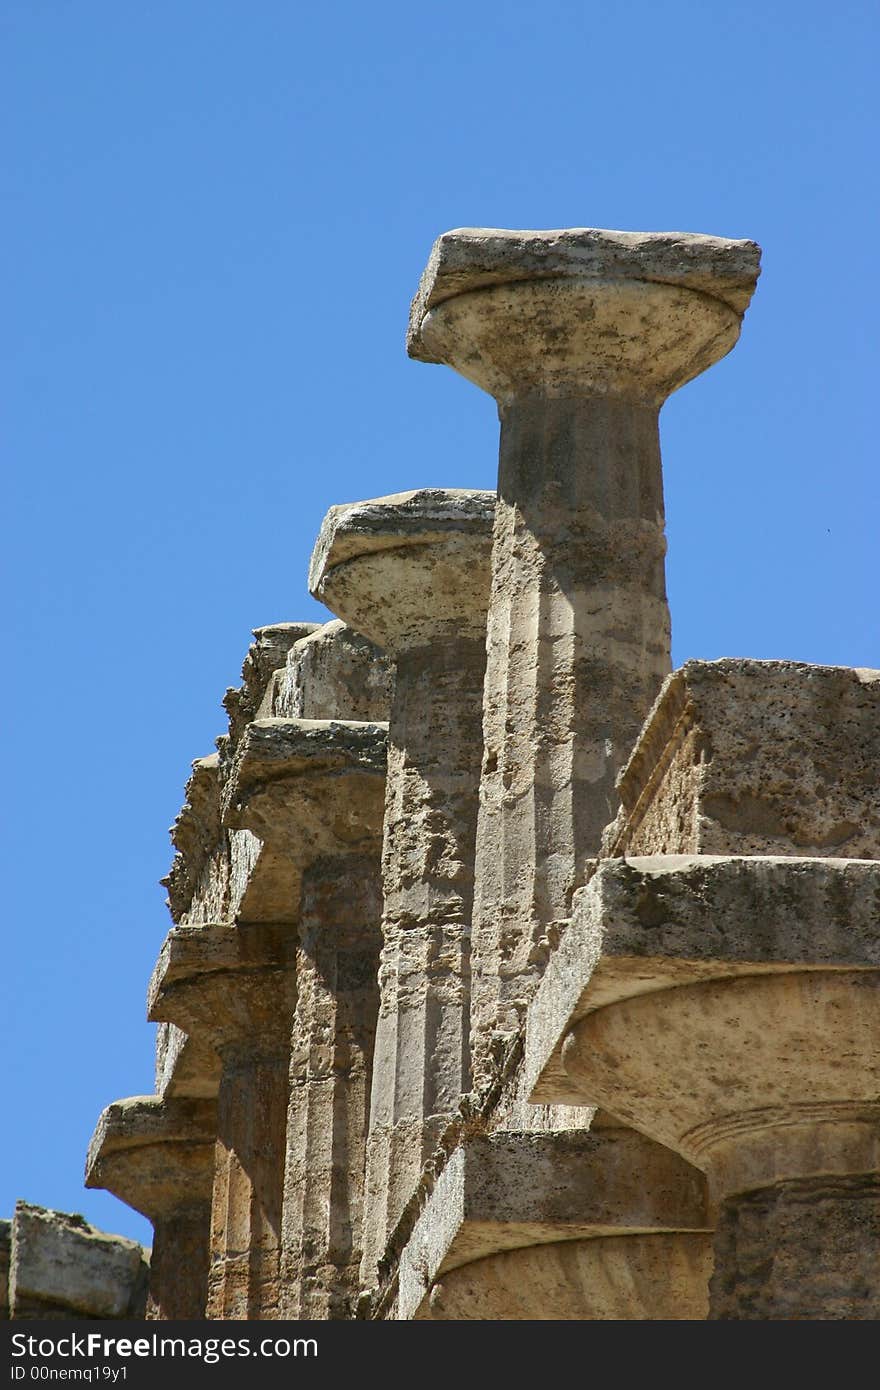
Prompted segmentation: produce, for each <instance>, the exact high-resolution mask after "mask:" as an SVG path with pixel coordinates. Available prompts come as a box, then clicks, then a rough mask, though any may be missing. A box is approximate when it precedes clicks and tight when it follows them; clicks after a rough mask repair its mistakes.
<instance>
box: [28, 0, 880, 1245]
mask: <svg viewBox="0 0 880 1390" xmlns="http://www.w3.org/2000/svg"><path fill="white" fill-rule="evenodd" d="M878 24H880V21H878V11H877V9H876V6H875V5H874V4H873V3H869V2H868V0H859V2H857V3H856V2H854V0H838V3H836V4H835V5H833V6H831V5H828V4H827V3H824V2H823V3H821V4H820V3H817V0H798V3H792V0H782V2H781V3H777V2H776V0H769V3H768V0H760V3H759V2H758V0H745V3H740V4H729V5H712V4H707V3H705V0H679V3H676V4H675V5H672V4H664V3H658V0H634V3H630V4H627V5H609V4H599V3H596V0H585V2H584V3H564V2H562V0H544V3H543V4H542V5H541V6H537V5H535V4H531V3H530V4H525V3H522V0H506V3H504V4H501V3H499V0H496V3H493V4H483V3H480V0H468V3H466V4H464V3H461V2H460V0H446V3H444V4H443V5H431V6H428V5H423V4H418V3H413V0H408V3H398V2H397V0H395V2H394V3H381V0H380V2H379V3H377V4H374V5H364V4H360V3H357V4H355V3H348V2H346V3H336V4H334V3H326V4H322V5H315V6H307V5H301V4H295V3H293V0H289V2H288V0H284V2H283V3H282V0H257V2H256V3H249V4H244V3H232V0H156V2H155V3H149V2H148V0H136V2H135V0H3V4H2V6H0V49H2V59H0V61H2V64H3V68H4V72H3V80H2V84H0V85H2V98H0V99H2V105H3V113H2V121H3V129H4V132H5V146H6V149H5V158H4V161H3V163H4V172H3V200H4V207H3V210H2V224H0V225H2V233H0V235H2V238H3V243H4V247H3V255H2V273H3V278H4V300H5V310H4V313H3V327H2V335H3V336H2V353H3V371H2V379H3V392H4V410H3V418H4V424H3V453H4V458H5V462H6V470H5V477H6V480H7V481H6V483H5V487H4V502H5V506H4V507H3V513H4V527H3V529H4V542H5V544H4V563H5V565H6V566H7V567H8V574H7V575H6V577H5V583H4V586H3V590H2V592H3V621H4V631H3V653H4V657H5V667H6V669H5V674H4V678H3V681H2V699H3V703H4V706H5V720H4V728H5V730H6V751H5V757H4V764H5V767H4V770H5V782H6V787H7V794H6V795H5V796H4V798H3V812H4V817H5V824H4V829H3V834H2V844H3V847H4V850H5V851H6V853H7V856H8V863H7V865H6V867H5V872H4V877H3V903H4V908H5V934H6V946H5V955H4V963H3V986H4V996H5V1002H4V1006H3V1010H2V1018H3V1025H2V1026H3V1033H4V1037H3V1039H2V1043H0V1045H2V1055H3V1058H4V1067H3V1074H4V1087H3V1098H2V1102H3V1115H4V1120H5V1122H6V1137H5V1139H4V1142H3V1144H2V1145H0V1174H2V1182H0V1215H3V1214H10V1213H11V1211H12V1207H13V1204H14V1201H15V1198H16V1197H18V1196H21V1197H25V1198H27V1199H28V1200H30V1201H34V1202H40V1203H43V1204H45V1205H48V1206H56V1207H61V1208H64V1209H68V1210H80V1211H83V1212H84V1213H85V1214H86V1215H87V1216H88V1217H89V1218H90V1219H91V1220H93V1221H95V1222H96V1223H97V1224H98V1225H101V1226H103V1227H105V1228H106V1229H110V1230H118V1231H120V1232H123V1233H128V1234H133V1235H138V1236H140V1237H141V1238H146V1239H149V1227H148V1225H147V1223H146V1222H144V1221H143V1220H141V1219H140V1218H139V1217H136V1216H135V1215H134V1214H133V1213H131V1212H130V1211H129V1210H128V1209H127V1208H125V1207H123V1206H122V1205H121V1204H120V1203H118V1202H117V1201H116V1200H115V1199H114V1198H111V1197H109V1196H107V1195H105V1194H101V1193H87V1192H85V1191H84V1190H83V1188H82V1167H83V1157H84V1153H85V1148H86V1144H87V1142H88V1139H89V1136H90V1134H91V1131H92V1127H93V1125H94V1121H95V1119H96V1118H97V1115H98V1113H99V1111H100V1110H101V1109H102V1107H103V1106H104V1105H105V1104H107V1103H108V1102H109V1101H111V1100H115V1099H117V1098H120V1097H123V1096H127V1095H133V1094H139V1093H143V1092H149V1091H151V1090H152V1053H153V1032H154V1030H153V1028H152V1026H151V1025H148V1024H147V1023H146V1022H145V1019H144V995H145V989H146V983H147V980H148V978H149V974H150V971H151V969H152V966H153V964H154V961H155V958H156V954H157V952H158V949H159V947H160V944H161V942H162V939H163V937H164V935H165V932H166V931H167V929H168V927H169V925H170V919H169V918H168V915H167V912H166V909H165V906H164V891H163V890H162V889H161V888H160V887H158V886H157V880H158V879H159V878H160V877H161V875H162V874H163V873H165V872H166V870H167V868H168V865H169V863H170V857H171V855H170V846H169V842H168V838H167V827H168V826H169V825H170V824H171V822H172V820H173V818H174V816H175V814H176V812H177V810H178V807H179V805H180V802H181V795H182V789H183V784H184V781H185V779H186V776H187V774H188V770H189V764H190V762H191V760H192V759H193V758H195V757H198V756H201V755H204V754H206V753H209V752H211V751H212V747H213V740H214V738H215V736H216V735H217V734H219V733H220V732H221V731H222V729H223V727H224V718H223V714H222V710H221V707H220V698H221V696H222V693H223V690H224V689H225V687H226V686H227V685H230V684H236V683H237V680H238V673H239V669H240V665H241V661H242V658H243V656H244V652H245V649H246V647H247V644H248V641H249V636H250V630H251V628H253V627H255V626H258V625H260V624H264V623H268V622H276V621H279V620H285V619H300V618H316V617H318V616H319V614H320V612H321V611H322V610H320V609H319V608H318V606H317V605H316V604H314V603H313V602H312V600H311V599H310V598H309V597H308V594H307V592H306V587H305V580H306V568H307V562H308V557H309V553H310V551H311V547H312V543H313V541H314V538H315V535H316V533H317V529H318V526H319V524H320V521H321V518H322V516H323V514H324V512H325V510H326V508H327V507H328V506H329V505H330V504H331V503H333V502H339V501H349V500H354V499H357V498H362V497H371V496H378V495H381V494H383V493H389V492H394V491H398V490H401V489H405V488H409V487H414V486H422V485H435V486H460V487H491V486H494V481H495V468H496V458H497V420H496V416H495V409H494V405H493V402H492V401H491V400H490V399H489V398H488V397H487V396H484V395H482V394H481V393H480V392H479V391H478V390H477V389H476V388H475V387H473V386H471V385H469V384H468V383H467V382H465V381H463V380H461V379H460V378H458V377H456V376H455V375H454V374H453V373H452V372H450V371H448V370H446V369H444V368H440V367H429V366H424V365H420V364H417V363H412V362H409V361H408V360H407V358H406V355H405V352H404V346H403V339H404V329H405V324H406V317H407V310H408V305H409V300H410V297H411V295H412V293H413V291H414V289H415V287H416V284H417V281H418V277H419V274H420V272H421V269H422V266H423V264H424V262H425V259H426V257H427V255H428V252H429V250H430V246H431V243H432V241H433V240H434V238H435V237H436V236H437V235H438V234H439V233H440V232H442V231H444V230H446V229H447V228H450V227H456V226H462V225H486V226H500V227H564V226H597V227H614V228H630V229H644V230H669V229H677V230H686V231H698V232H711V233H716V234H718V235H722V236H732V237H752V238H754V239H755V240H757V241H759V242H760V243H761V244H762V245H763V247H764V270H763V276H762V279H761V281H760V284H759V288H758V291H757V294H756V296H755V299H754V301H753V303H752V307H751V309H750V311H749V313H748V315H747V318H746V323H745V328H744V331H743V335H742V339H741V341H740V343H739V345H738V347H737V348H736V349H735V350H734V352H733V354H732V355H731V356H730V357H728V358H727V359H726V360H725V361H724V362H722V363H721V364H720V365H719V366H717V367H715V368H714V369H713V370H712V371H711V372H709V373H708V374H707V375H706V376H704V377H702V378H701V379H700V380H698V381H697V382H695V383H693V384H691V385H690V386H688V387H686V388H684V390H683V391H681V392H680V393H679V394H678V395H676V396H675V397H673V399H672V400H671V401H670V402H669V404H668V405H667V406H666V407H665V408H664V411H663V415H662V417H661V425H662V434H663V448H664V460H665V476H666V489H667V510H668V529H669V541H670V552H669V562H668V578H669V591H670V600H671V604H672V615H673V631H674V642H675V649H674V655H675V661H676V664H679V663H680V662H682V661H683V660H685V659H686V658H687V657H691V656H704V657H717V656H734V655H751V656H758V657H774V656H784V657H794V658H798V659H802V660H807V661H815V662H832V663H840V664H845V665H858V666H872V665H873V666H878V667H880V630H878V608H877V589H878V572H880V546H878V522H880V495H878V485H877V469H876V442H875V441H876V436H877V424H876V408H875V400H876V396H877V369H878V361H877V345H876V326H877V318H878V290H877V246H878V232H880V228H878V216H877V211H878V206H877V204H878V199H877V186H878V179H877V173H878V170H877V149H878V119H877V117H878V103H877V95H876V93H877V71H878V57H880V52H878V49H880V45H878Z"/></svg>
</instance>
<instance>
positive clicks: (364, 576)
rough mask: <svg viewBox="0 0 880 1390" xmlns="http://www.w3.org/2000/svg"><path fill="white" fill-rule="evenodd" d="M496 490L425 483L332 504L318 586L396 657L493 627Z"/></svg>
mask: <svg viewBox="0 0 880 1390" xmlns="http://www.w3.org/2000/svg"><path fill="white" fill-rule="evenodd" d="M494 515H495V494H494V493H492V492H478V491H471V490H466V489H464V488H449V489H441V488H423V489H421V490H419V491H417V492H401V493H397V494H395V495H393V496H390V497H376V498H373V499H372V500H370V501H367V502H351V503H348V504H346V505H344V506H337V507H331V508H330V510H329V512H328V513H327V515H326V517H325V518H324V522H323V525H322V526H321V532H320V535H319V536H318V540H317V543H316V545H315V549H314V552H313V554H312V560H311V565H310V568H309V588H310V590H311V592H312V593H313V594H314V596H315V597H316V598H319V599H320V600H321V602H322V603H326V604H327V606H328V607H329V608H331V609H332V610H333V612H334V613H338V614H339V615H340V617H342V618H344V619H345V621H346V622H347V623H349V624H350V625H351V626H352V627H353V628H355V629H356V630H357V631H358V632H362V633H365V634H366V635H367V636H368V637H370V638H371V640H372V641H374V642H377V643H378V644H379V646H381V647H383V648H384V649H385V650H386V651H388V652H389V653H390V654H392V655H397V654H399V653H400V652H401V651H405V650H407V649H408V648H412V647H417V646H427V645H429V644H430V643H432V642H436V641H438V640H440V639H442V638H443V637H449V636H455V637H481V636H482V635H483V633H484V632H485V627H486V610H487V608H488V604H489V581H490V569H491V553H492V524H493V520H494Z"/></svg>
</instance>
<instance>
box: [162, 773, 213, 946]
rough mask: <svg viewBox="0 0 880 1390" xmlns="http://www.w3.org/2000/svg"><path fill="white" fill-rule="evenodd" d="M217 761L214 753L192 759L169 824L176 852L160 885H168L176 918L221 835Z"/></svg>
mask: <svg viewBox="0 0 880 1390" xmlns="http://www.w3.org/2000/svg"><path fill="white" fill-rule="evenodd" d="M219 764H220V758H219V754H217V753H212V754H210V756H209V757H207V758H197V759H196V760H195V762H194V763H193V765H192V775H191V777H190V779H189V781H188V782H187V784H186V790H185V793H184V795H185V797H186V800H185V801H184V804H183V808H182V809H181V811H180V813H179V815H178V816H177V819H176V820H175V822H174V825H173V826H172V827H171V842H172V844H173V845H174V848H175V850H176V854H175V856H174V862H173V864H172V865H171V871H170V873H169V874H168V876H167V877H166V878H163V879H162V885H163V887H165V888H167V889H168V906H169V908H170V911H171V916H172V918H173V919H174V921H175V922H179V921H180V920H181V918H182V917H183V916H184V914H185V913H186V912H187V911H188V910H189V908H190V906H191V904H192V901H193V897H194V896H195V894H196V893H197V891H198V889H199V887H200V886H201V883H202V879H203V876H204V873H205V867H206V865H207V864H208V861H209V860H210V858H211V856H212V854H214V852H215V851H216V849H217V847H218V845H219V842H220V839H221V829H220V783H219Z"/></svg>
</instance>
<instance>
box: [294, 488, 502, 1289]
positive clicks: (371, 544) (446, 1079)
mask: <svg viewBox="0 0 880 1390" xmlns="http://www.w3.org/2000/svg"><path fill="white" fill-rule="evenodd" d="M494 503H495V499H494V497H493V495H492V494H491V493H486V492H467V491H460V490H454V491H441V490H439V489H426V490H424V491H418V492H411V493H401V494H400V495H398V496H394V497H385V498H378V499H376V500H374V501H369V502H361V503H355V504H352V505H350V506H342V507H333V508H331V510H330V512H329V513H328V515H327V518H326V520H325V522H324V525H323V527H322V530H321V534H320V537H319V539H318V543H317V546H316V549H315V553H314V556H313V558H312V566H311V571H310V578H309V583H310V588H311V591H312V593H313V594H314V595H315V596H316V597H318V598H320V599H321V600H322V601H323V602H324V603H326V604H327V605H328V606H329V607H330V608H331V609H332V610H333V611H334V612H336V613H339V614H340V616H341V617H343V618H344V619H345V621H346V622H347V623H349V624H350V625H351V626H352V627H353V628H355V629H356V630H357V631H358V632H362V633H364V634H365V635H366V636H367V637H369V638H370V639H371V641H373V642H375V643H377V644H378V645H379V646H381V647H382V648H383V649H384V650H385V651H386V653H387V654H388V655H389V656H390V657H391V658H392V660H393V662H394V665H395V687H394V699H393V702H392V706H391V717H390V722H389V751H388V785H387V796H386V804H385V836H384V846H383V865H382V880H383V888H384V897H385V905H384V912H383V920H382V932H383V947H382V966H381V972H380V982H381V1006H380V1014H379V1025H378V1032H377V1038H376V1062H375V1069H374V1080H373V1094H372V1102H371V1116H370V1140H369V1152H368V1158H367V1216H366V1230H365V1248H364V1262H363V1269H362V1279H363V1282H364V1283H365V1284H366V1285H368V1286H369V1285H372V1284H373V1283H374V1282H375V1277H376V1265H377V1261H378V1260H379V1258H380V1257H381V1255H382V1253H383V1252H384V1250H385V1246H386V1242H387V1239H388V1237H389V1235H390V1234H391V1232H392V1231H393V1229H394V1226H395V1225H396V1223H397V1221H398V1219H399V1217H400V1215H401V1212H402V1210H403V1207H404V1206H405V1204H406V1202H407V1201H408V1199H409V1198H410V1197H411V1196H412V1194H413V1192H414V1190H415V1188H416V1185H417V1183H418V1180H419V1176H420V1174H421V1171H422V1166H423V1164H424V1162H425V1159H426V1158H427V1157H428V1156H429V1155H430V1153H431V1151H432V1150H433V1148H434V1147H435V1145H436V1143H437V1139H438V1137H439V1135H440V1134H441V1133H442V1131H443V1129H444V1127H445V1126H446V1124H448V1122H449V1119H450V1117H451V1115H452V1114H453V1113H454V1112H455V1111H456V1109H457V1107H458V1104H459V1101H460V1099H461V1096H462V1094H464V1093H466V1092H467V1091H469V1090H470V1065H469V1060H470V1059H469V1036H468V1035H469V1002H470V922H471V912H472V906H473V856H474V837H475V832H476V817H477V801H478V794H479V767H480V748H481V736H480V722H481V707H482V692H483V675H484V670H485V623H486V608H487V604H488V593H489V557H490V549H491V529H492V517H493V513H494Z"/></svg>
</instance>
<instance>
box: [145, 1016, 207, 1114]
mask: <svg viewBox="0 0 880 1390" xmlns="http://www.w3.org/2000/svg"><path fill="white" fill-rule="evenodd" d="M219 1085H220V1059H219V1057H218V1056H217V1054H216V1052H215V1051H214V1050H213V1048H212V1047H210V1046H209V1045H208V1044H207V1043H206V1042H205V1041H204V1040H203V1039H201V1038H191V1037H189V1036H188V1035H187V1034H186V1033H184V1031H183V1029H182V1028H178V1027H177V1026H176V1024H174V1023H160V1024H159V1025H158V1027H157V1029H156V1094H157V1095H160V1096H168V1097H169V1098H179V1099H193V1100H216V1097H217V1087H218V1086H219Z"/></svg>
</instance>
